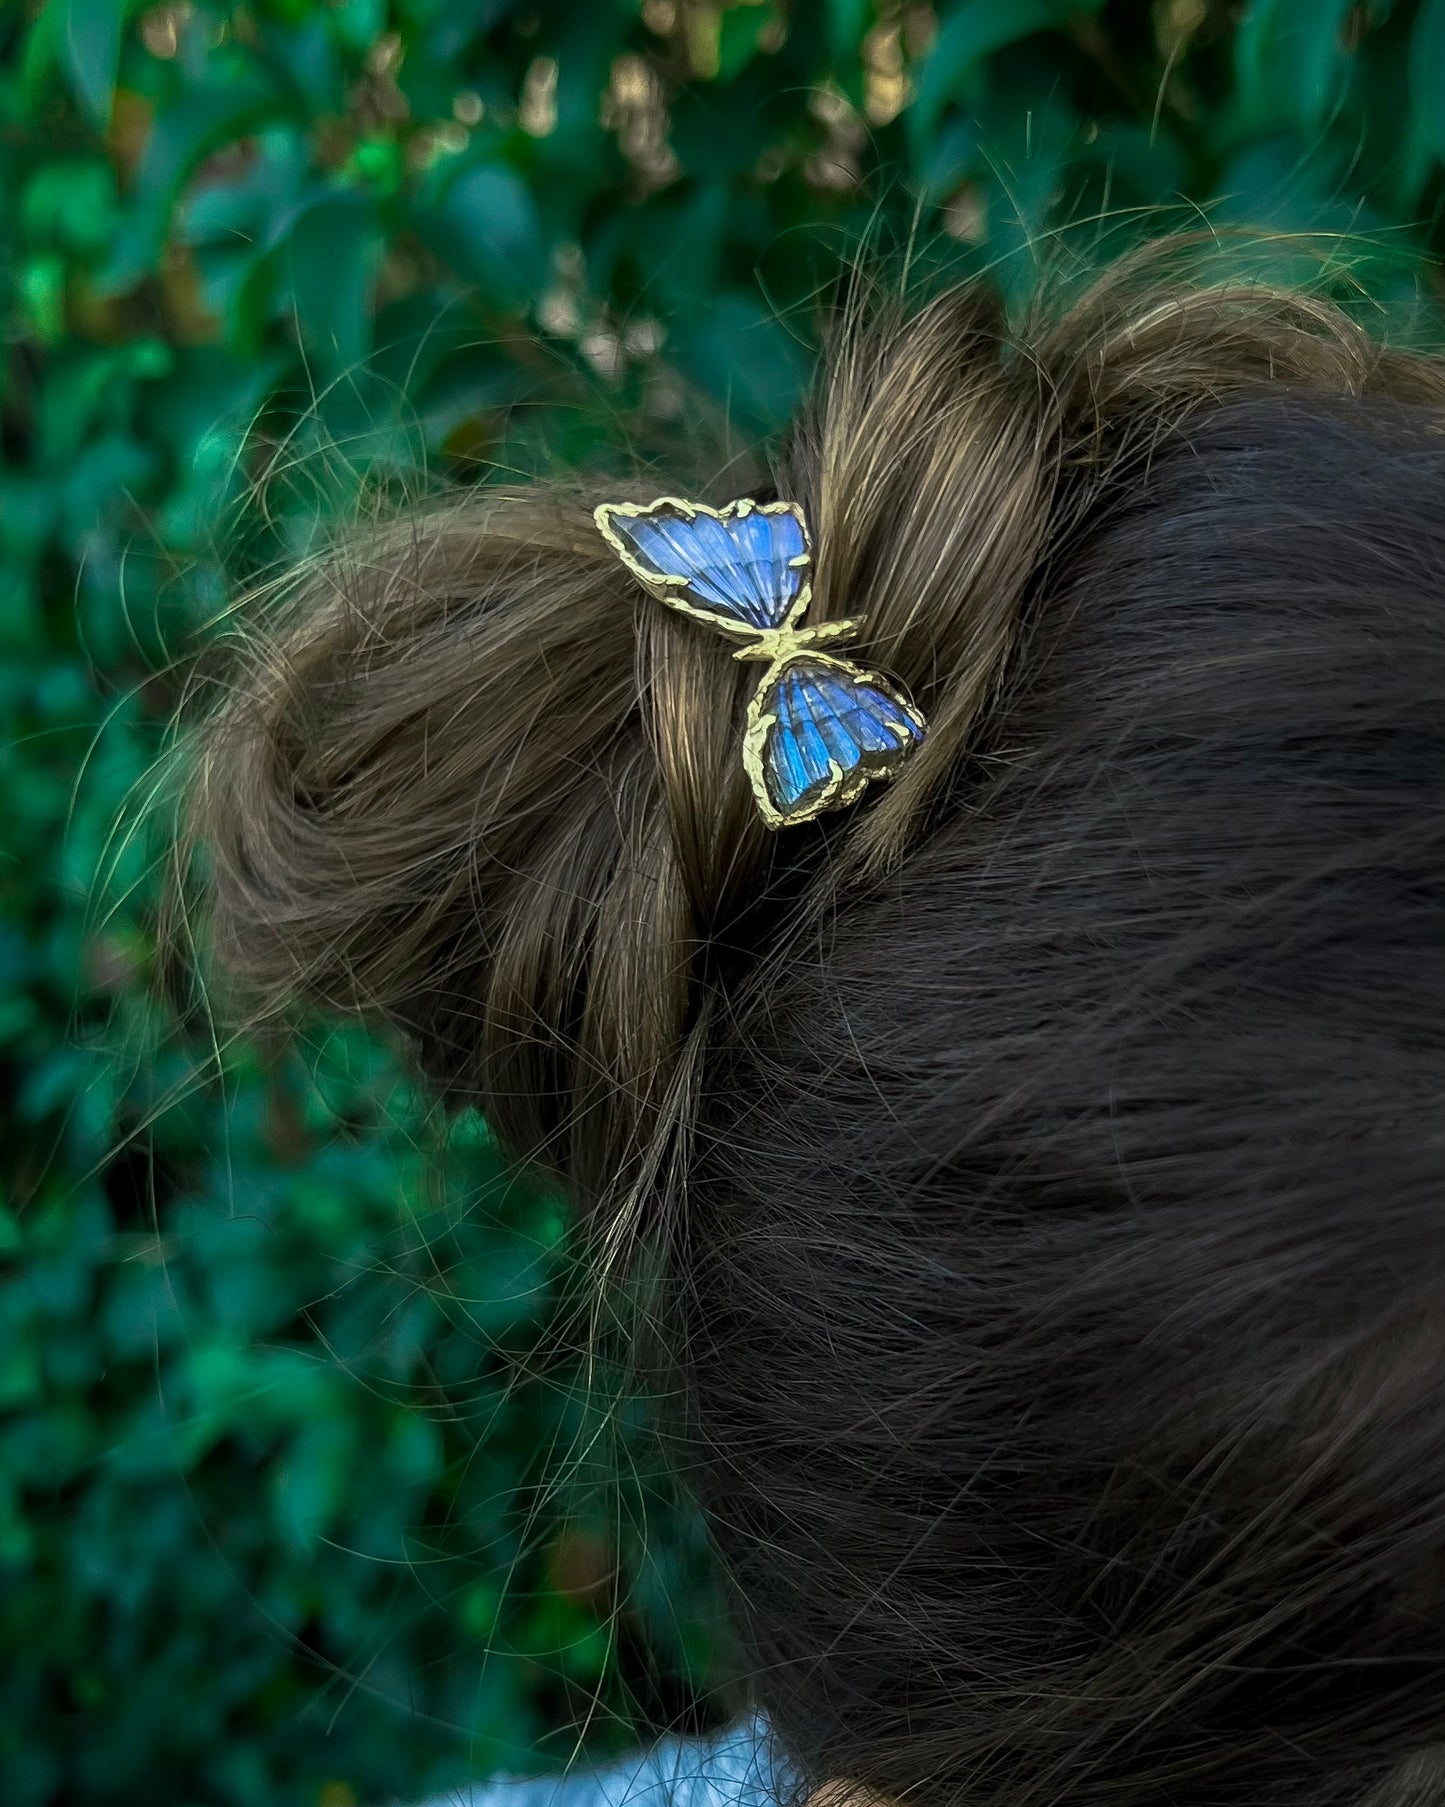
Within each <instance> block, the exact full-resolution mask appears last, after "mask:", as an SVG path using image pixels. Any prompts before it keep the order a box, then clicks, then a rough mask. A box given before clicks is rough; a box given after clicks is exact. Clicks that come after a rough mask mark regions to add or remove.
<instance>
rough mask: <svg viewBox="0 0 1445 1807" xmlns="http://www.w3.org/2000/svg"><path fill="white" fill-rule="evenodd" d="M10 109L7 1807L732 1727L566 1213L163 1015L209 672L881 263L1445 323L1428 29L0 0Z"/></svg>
mask: <svg viewBox="0 0 1445 1807" xmlns="http://www.w3.org/2000/svg"><path fill="white" fill-rule="evenodd" d="M0 120H3V130H0V233H3V238H0V245H3V258H0V311H3V327H4V378H3V394H0V646H3V654H0V710H3V723H4V726H3V752H0V774H3V776H0V1138H3V1169H0V1187H3V1190H0V1800H3V1802H4V1803H5V1807H68V1804H69V1803H75V1804H76V1807H80V1804H82V1803H83V1804H84V1807H110V1804H113V1803H114V1804H119V1803H125V1804H133V1803H139V1802H142V1801H144V1802H145V1803H147V1807H358V1804H361V1807H365V1804H368V1803H377V1802H382V1801H385V1800H388V1799H392V1798H402V1797H412V1798H416V1797H418V1796H420V1795H421V1794H422V1793H423V1792H424V1791H426V1790H428V1789H436V1788H441V1787H445V1786H447V1785H450V1784H453V1783H456V1782H459V1781H461V1780H462V1779H463V1778H464V1777H466V1776H468V1775H484V1774H487V1773H489V1772H494V1771H496V1770H499V1769H501V1768H512V1769H518V1768H529V1767H546V1766H548V1765H560V1764H561V1763H562V1762H564V1761H565V1760H566V1759H567V1758H568V1757H569V1756H570V1755H571V1754H572V1753H573V1752H574V1751H575V1750H581V1751H585V1752H587V1753H590V1754H594V1755H595V1754H601V1753H605V1752H610V1751H615V1750H619V1749H621V1748H623V1747H625V1746H626V1745H628V1744H629V1743H630V1742H631V1741H632V1740H633V1739H634V1738H637V1737H640V1736H642V1735H643V1733H644V1732H645V1731H647V1730H648V1729H650V1728H652V1727H654V1726H658V1725H661V1724H664V1723H675V1724H678V1725H681V1726H684V1727H688V1728H694V1729H697V1728H706V1727H707V1726H709V1725H712V1724H715V1723H716V1722H717V1720H718V1717H719V1715H720V1714H721V1713H722V1712H724V1711H725V1708H726V1696H725V1695H721V1694H719V1693H718V1692H717V1690H718V1687H719V1685H720V1684H722V1683H724V1682H726V1680H727V1679H728V1676H729V1674H730V1658H729V1654H728V1647H727V1640H726V1637H725V1634H724V1632H723V1630H722V1626H721V1621H720V1617H719V1607H718V1588H717V1584H716V1579H715V1577H714V1575H713V1573H712V1570H711V1568H710V1566H709V1563H708V1557H707V1549H706V1543H705V1539H704V1537H703V1535H702V1532H701V1530H700V1528H699V1526H698V1524H697V1522H696V1520H695V1518H694V1516H693V1515H692V1513H691V1512H690V1510H689V1508H688V1505H687V1503H686V1500H685V1497H684V1496H683V1495H682V1493H681V1492H680V1491H679V1489H678V1488H677V1486H676V1485H675V1483H674V1482H673V1480H672V1479H671V1478H670V1477H669V1475H668V1473H667V1471H666V1468H665V1465H664V1464H663V1463H662V1462H661V1460H660V1458H659V1455H658V1452H657V1451H656V1449H655V1448H654V1446H653V1444H652V1442H651V1440H650V1439H649V1437H648V1435H647V1426H648V1422H649V1409H648V1405H647V1402H646V1401H643V1400H635V1399H632V1398H630V1397H628V1396H627V1395H626V1394H625V1392H624V1393H620V1394H616V1395H614V1394H612V1393H611V1392H609V1391H608V1390H607V1389H604V1390H603V1393H602V1394H601V1395H598V1396H589V1395H588V1394H586V1393H585V1392H584V1390H583V1389H582V1387H581V1386H580V1384H579V1377H580V1372H581V1370H580V1361H579V1358H578V1356H577V1354H576V1348H577V1343H578V1340H579V1339H578V1337H577V1336H576V1335H575V1334H571V1333H567V1325H569V1324H571V1325H572V1326H573V1329H574V1330H575V1327H576V1314H575V1312H574V1311H573V1310H572V1308H571V1306H570V1305H569V1304H568V1301H569V1299H571V1298H572V1297H573V1295H572V1292H571V1290H570V1279H571V1278H573V1277H575V1273H576V1257H575V1255H574V1253H573V1250H572V1246H571V1237H570V1232H569V1224H568V1219H567V1213H566V1208H565V1204H564V1202H563V1201H561V1200H559V1199H557V1198H555V1197H552V1196H550V1195H549V1194H548V1193H547V1192H546V1191H545V1190H543V1189H540V1188H538V1187H537V1186H535V1185H532V1184H529V1183H527V1182H525V1181H523V1180H522V1179H520V1178H519V1177H518V1176H516V1175H514V1174H511V1173H509V1172H508V1171H507V1170H506V1169H505V1167H504V1166H503V1164H502V1163H501V1161H500V1160H499V1158H498V1156H497V1154H496V1151H495V1149H494V1148H493V1147H492V1145H491V1143H490V1140H489V1138H488V1135H487V1131H486V1127H485V1125H483V1124H481V1123H479V1122H475V1121H468V1120H465V1119H464V1120H463V1121H461V1122H460V1123H458V1124H456V1125H455V1126H453V1127H451V1128H450V1129H447V1128H444V1127H443V1126H440V1125H438V1124H437V1123H436V1122H435V1120H434V1118H433V1117H432V1116H431V1115H430V1114H429V1113H428V1111H427V1110H426V1108H425V1105H424V1103H423V1101H422V1100H420V1099H418V1098H417V1097H416V1096H415V1095H414V1093H413V1091H412V1089H411V1088H410V1086H409V1084H408V1082H407V1078H406V1073H405V1068H404V1065H403V1063H402V1062H401V1061H399V1059H398V1056H397V1052H396V1050H394V1049H391V1048H389V1047H387V1046H385V1045H383V1044H382V1043H380V1042H378V1041H376V1040H373V1039H371V1038H368V1037H367V1036H365V1035H363V1034H359V1033H356V1032H353V1031H350V1030H346V1031H339V1030H336V1029H333V1028H331V1027H330V1026H328V1025H325V1024H319V1023H318V1024H304V1025H301V1026H300V1027H299V1028H298V1030H297V1031H296V1032H295V1033H294V1034H286V1035H280V1034H274V1035H271V1036H268V1037H265V1038H251V1039H249V1040H247V1039H241V1040H238V1039H236V1038H235V1037H233V1036H231V1035H229V1034H227V1033H225V1032H224V1029H223V1028H217V1027H216V1026H214V1025H212V1024H210V1023H208V1021H207V1018H206V1016H205V1014H204V1012H199V1013H197V1012H193V1013H192V1014H191V1015H190V1017H189V1018H188V1019H186V1020H181V1018H180V1017H179V1015H178V1014H177V1012H175V1011H174V1010H173V1009H172V1008H171V1007H170V1006H168V1005H163V1004H161V1003H160V1002H159V1001H158V1000H157V994H156V989H155V979H156V932H157V929H156V924H157V908H158V900H159V899H160V897H161V894H162V886H163V883H164V880H165V876H166V865H167V861H166V848H165V837H164V832H163V831H161V832H157V830H156V829H155V827H154V822H153V820H152V817H153V815H154V812H151V813H150V814H149V815H148V812H147V808H146V805H147V802H148V799H150V797H151V795H152V793H153V791H155V790H156V788H157V784H158V780H157V778H156V776H155V773H156V761H157V759H158V758H160V757H161V755H162V754H163V753H164V751H165V748H166V746H167V745H168V732H167V725H168V723H169V722H170V720H171V718H172V715H173V713H174V711H175V710H176V707H177V705H178V703H179V702H180V700H181V696H182V692H183V689H184V688H185V686H186V685H187V683H188V682H190V683H192V684H194V682H195V680H194V675H193V674H194V670H195V660H196V657H197V654H198V650H199V651H201V652H203V651H204V648H205V647H206V646H208V645H211V644H214V643H215V642H216V640H217V638H218V636H220V637H224V634H225V632H226V631H227V616H226V610H227V606H228V602H229V600H230V599H231V598H233V597H235V596H237V595H239V594H241V593H242V592H243V591H244V590H245V588H246V586H247V585H248V584H252V583H254V582H255V581H256V580H257V579H258V577H261V576H264V574H265V573H267V572H268V571H270V570H273V569H274V568H275V567H276V564H277V562H278V561H284V560H286V559H287V558H290V557H293V556H294V555H295V554H297V553H298V552H300V551H302V550H304V549H305V548H306V547H307V546H308V545H309V544H311V543H312V541H313V539H314V536H315V534H316V532H317V530H318V523H323V522H324V521H325V520H326V519H327V518H329V517H330V516H332V515H334V514H335V513H336V512H337V511H340V512H341V513H342V514H345V513H346V512H347V511H348V510H350V509H354V508H355V507H357V506H370V505H371V503H372V501H374V500H375V498H377V497H382V498H385V497H386V496H388V495H390V494H392V493H393V492H396V491H398V490H401V491H407V490H409V489H414V488H416V487H421V486H425V485H426V484H429V483H434V482H437V481H463V482H473V481H480V482H484V481H489V480H492V479H493V478H495V477H496V476H497V475H498V474H503V475H513V474H516V473H523V474H527V473H536V472H539V471H546V470H555V469H558V468H573V467H579V466H580V467H588V466H591V465H594V464H595V465H597V466H598V467H599V468H602V467H605V466H607V465H608V464H612V465H614V466H615V464H616V460H617V456H618V451H619V448H623V447H630V446H640V447H643V448H645V449H650V450H652V451H653V452H654V453H655V455H656V456H658V457H660V458H663V459H665V457H666V448H667V446H668V445H669V443H672V444H679V443H681V442H683V441H684V440H685V441H686V442H687V443H688V444H689V445H690V446H694V447H695V446H696V445H697V444H698V443H701V442H706V443H708V444H713V443H715V444H717V445H719V446H722V445H725V444H726V443H729V442H734V443H736V442H738V441H742V442H747V441H749V440H752V439H754V438H755V437H756V436H758V435H765V434H767V433H769V432H771V431H773V430H775V429H776V428H777V427H778V426H779V424H780V423H781V422H782V421H783V420H784V419H785V418H786V416H787V413H788V411H789V409H790V408H791V407H792V405H793V403H794V402H795V400H796V399H797V396H798V394H799V391H800V388H801V387H802V385H803V384H804V382H805V380H806V377H807V372H808V368H809V358H810V353H811V345H812V340H813V334H814V331H815V325H816V315H817V301H818V299H819V297H820V296H825V295H826V294H827V293H828V292H829V288H830V285H831V284H832V283H833V282H834V281H835V279H836V277H837V273H838V271H839V270H840V268H843V267H845V266H847V265H849V264H851V263H853V262H855V261H856V260H857V259H858V258H859V257H860V255H862V254H864V253H865V252H868V251H870V250H871V252H873V253H877V254H879V255H885V256H893V257H894V258H895V261H896V258H897V255H898V254H899V251H900V248H901V247H906V246H907V245H908V244H910V243H912V244H913V245H914V247H915V250H916V255H917V256H918V257H919V258H920V259H933V260H935V261H942V262H943V263H950V262H951V263H952V264H955V265H957V266H958V267H960V268H971V269H975V270H986V271H987V272H989V274H990V278H991V279H992V280H995V281H997V282H998V283H1000V284H1001V285H1002V286H1003V287H1004V289H1005V290H1006V291H1009V292H1012V293H1022V292H1023V290H1024V289H1025V288H1026V287H1027V284H1028V282H1029V280H1030V277H1031V274H1032V272H1033V270H1034V268H1035V265H1036V264H1037V262H1038V260H1039V258H1040V256H1042V255H1044V254H1046V253H1050V252H1051V250H1052V248H1053V247H1054V246H1055V245H1056V244H1057V242H1058V241H1057V239H1056V228H1057V227H1058V226H1059V225H1060V224H1061V223H1062V222H1064V221H1066V220H1074V221H1083V222H1084V225H1083V227H1082V231H1083V234H1084V237H1085V239H1089V240H1090V242H1092V241H1093V240H1097V239H1098V238H1099V237H1100V234H1101V231H1102V230H1103V229H1102V228H1101V229H1097V230H1096V229H1094V228H1092V227H1091V226H1090V224H1089V222H1091V221H1092V220H1094V219H1095V218H1097V217H1098V216H1101V215H1103V214H1106V213H1107V214H1109V215H1110V223H1109V225H1108V227H1107V233H1108V235H1109V236H1110V238H1111V241H1114V240H1117V239H1118V237H1119V235H1121V234H1122V235H1124V236H1126V237H1127V236H1128V235H1129V234H1130V233H1131V232H1137V231H1141V230H1143V229H1144V228H1145V227H1146V226H1147V225H1149V224H1151V223H1156V222H1157V220H1158V218H1159V217H1161V216H1159V215H1157V214H1156V213H1155V212H1154V210H1156V209H1159V208H1165V209H1169V210H1171V211H1170V212H1168V213H1167V214H1166V215H1165V216H1163V217H1164V218H1166V219H1167V220H1171V221H1173V222H1174V223H1176V224H1177V223H1180V222H1181V221H1182V222H1186V223H1188V222H1191V221H1192V222H1193V223H1196V224H1198V223H1199V222H1200V221H1206V222H1210V223H1213V224H1217V225H1219V226H1221V227H1227V226H1229V225H1231V224H1237V223H1244V224H1251V225H1265V226H1269V227H1271V228H1274V229H1277V230H1278V231H1280V232H1282V233H1284V234H1287V235H1294V236H1293V237H1288V238H1285V239H1283V240H1281V241H1280V242H1279V243H1278V244H1277V246H1276V247H1275V251H1274V252H1273V253H1271V255H1274V256H1277V258H1278V259H1280V260H1282V261H1283V262H1285V263H1287V262H1288V260H1289V257H1290V255H1291V254H1292V253H1291V246H1300V245H1306V244H1308V242H1309V240H1308V235H1309V234H1311V233H1314V232H1318V231H1334V230H1339V229H1346V230H1351V231H1354V232H1356V233H1360V234H1363V235H1364V237H1363V239H1362V241H1361V243H1360V244H1359V245H1358V246H1357V248H1356V249H1355V251H1353V252H1352V253H1351V255H1350V257H1349V258H1348V259H1347V260H1345V262H1344V263H1343V264H1341V265H1340V266H1339V273H1340V280H1341V281H1342V282H1344V281H1346V280H1347V281H1348V283H1350V284H1353V285H1357V286H1358V287H1359V288H1360V289H1361V290H1362V291H1367V292H1368V293H1369V294H1370V295H1371V296H1372V297H1375V298H1376V300H1377V303H1378V305H1379V306H1381V307H1383V308H1385V309H1387V310H1388V309H1392V308H1395V307H1397V306H1400V305H1403V304H1405V303H1406V302H1409V301H1411V300H1412V299H1413V298H1418V297H1420V296H1424V298H1425V300H1426V304H1427V305H1433V304H1434V301H1435V299H1436V298H1437V296H1438V276H1437V273H1436V270H1435V266H1434V265H1433V263H1432V261H1431V252H1432V247H1433V248H1434V249H1436V250H1438V248H1439V242H1440V235H1441V226H1440V211H1441V199H1442V156H1445V0H1424V4H1419V5H1416V4H1408V3H1406V0H1396V3H1394V4H1391V3H1390V0H1364V3H1358V0H1252V3H1250V4H1246V5H1238V4H1215V3H1212V0H1156V3H1154V4H1145V3H1143V0H1110V3H1109V4H1099V3H1098V0H1094V3H1092V4H1091V3H1089V0H1083V3H1081V4H1072V3H1070V0H936V3H935V4H929V3H927V0H876V3H875V0H743V3H740V4H724V3H722V0H555V3H553V4H550V5H547V4H521V3H516V0H334V3H326V4H316V3H313V0H250V3H249V4H246V5H232V4H222V3H219V0H217V3H215V4H192V3H189V0H187V3H181V4H163V5H154V6H136V5H134V4H129V3H127V0H49V3H48V4H45V5H43V6H42V5H37V4H34V3H28V4H27V3H23V0H9V3H8V4H6V5H4V6H3V7H0ZM1091 234H1092V239H1091V237H1090V235H1091ZM1301 235H1303V236H1301ZM148 824H149V825H148Z"/></svg>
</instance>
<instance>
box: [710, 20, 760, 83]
mask: <svg viewBox="0 0 1445 1807" xmlns="http://www.w3.org/2000/svg"><path fill="white" fill-rule="evenodd" d="M771 17H772V14H771V12H770V11H769V9H768V8H767V7H766V6H757V5H753V6H734V7H731V8H730V9H729V10H728V11H727V12H725V13H724V14H723V17H722V28H721V30H720V31H719V32H718V41H717V80H718V81H720V82H730V81H731V80H732V79H733V77H734V76H736V75H739V74H741V73H742V71H743V70H744V69H745V68H746V67H747V66H748V64H749V63H750V62H751V61H752V60H753V58H754V57H755V56H756V55H757V54H758V39H759V37H760V36H761V35H762V31H763V27H764V26H765V25H766V24H767V23H768V21H769V19H770V18H771Z"/></svg>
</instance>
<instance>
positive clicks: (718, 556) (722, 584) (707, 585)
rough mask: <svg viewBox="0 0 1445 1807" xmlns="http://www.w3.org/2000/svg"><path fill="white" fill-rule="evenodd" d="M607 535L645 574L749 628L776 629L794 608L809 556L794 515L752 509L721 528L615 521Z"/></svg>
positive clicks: (672, 519)
mask: <svg viewBox="0 0 1445 1807" xmlns="http://www.w3.org/2000/svg"><path fill="white" fill-rule="evenodd" d="M611 525H612V531H613V532H614V533H615V534H616V535H617V537H618V539H620V540H621V541H622V543H623V545H625V546H626V547H627V549H628V551H629V552H630V553H631V554H632V556H633V557H634V558H635V559H636V560H637V561H638V563H639V564H640V565H642V566H643V567H644V569H646V570H649V571H652V572H654V573H655V574H657V575H658V576H665V577H683V578H686V580H687V588H686V591H685V592H684V594H685V595H686V596H687V597H688V598H689V599H690V600H691V601H694V602H696V603H698V604H699V605H700V606H701V607H703V608H707V609H712V610H713V611H715V612H716V613H717V614H720V615H727V616H729V617H731V618H732V619H733V620H735V621H741V622H744V623H745V624H746V625H747V626H748V627H756V628H768V627H778V626H779V625H780V624H781V623H782V622H783V621H784V620H785V619H786V618H787V614H788V610H789V609H790V608H791V607H792V605H793V603H794V602H795V601H796V600H797V597H798V592H799V590H800V589H801V588H802V582H803V573H802V571H801V570H800V569H799V568H798V567H797V566H795V565H794V564H793V563H792V562H791V561H792V560H793V559H795V558H799V557H801V555H802V554H803V553H804V552H805V551H806V550H807V547H806V544H805V542H804V539H803V529H802V526H801V524H800V523H799V521H798V518H797V516H796V515H794V514H791V513H787V514H763V513H762V512H761V510H758V509H754V510H753V511H752V512H751V513H749V514H745V515H734V516H732V517H730V518H729V519H728V520H725V521H720V520H718V519H717V518H716V517H715V516H713V515H707V514H699V515H698V516H696V518H695V519H693V520H689V519H688V518H687V516H686V515H683V514H668V513H661V514H651V515H622V514H617V515H613V516H612V518H611Z"/></svg>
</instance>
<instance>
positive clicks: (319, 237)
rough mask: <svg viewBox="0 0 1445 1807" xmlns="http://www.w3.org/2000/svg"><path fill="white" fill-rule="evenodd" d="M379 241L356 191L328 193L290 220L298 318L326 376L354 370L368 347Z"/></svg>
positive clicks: (293, 290)
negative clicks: (351, 193) (355, 193)
mask: <svg viewBox="0 0 1445 1807" xmlns="http://www.w3.org/2000/svg"><path fill="white" fill-rule="evenodd" d="M381 242H382V241H381V233H380V230H379V228H378V225H377V221H376V216H375V213H374V210H373V209H372V207H371V206H370V205H369V203H368V202H367V201H365V200H364V199H363V198H362V197H361V196H360V195H354V194H353V195H348V194H333V195H328V196H326V197H324V198H323V199H321V200H318V201H315V202H312V203H311V204H310V205H309V206H306V207H303V208H302V210H301V211H300V213H298V214H297V216H296V217H295V219H294V220H293V221H292V222H291V226H290V230H289V232H288V233H287V235H286V250H287V268H288V273H289V277H290V283H291V295H292V300H293V303H294V305H295V309H296V323H297V327H298V330H299V331H300V334H301V338H302V342H303V343H304V344H305V345H306V346H307V347H308V348H309V349H310V350H311V351H312V353H313V354H314V355H315V357H316V360H317V365H318V374H319V375H320V376H321V377H322V378H323V379H324V380H330V379H332V378H334V377H337V376H339V375H340V374H341V373H342V372H343V371H347V370H350V369H352V368H353V367H354V366H355V365H357V364H359V363H360V362H361V361H362V359H363V358H364V357H365V356H366V353H367V351H368V350H369V349H370V344H371V320H372V314H373V311H374V298H373V285H374V283H375V280H376V269H377V264H378V262H379V260H380V256H381Z"/></svg>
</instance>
